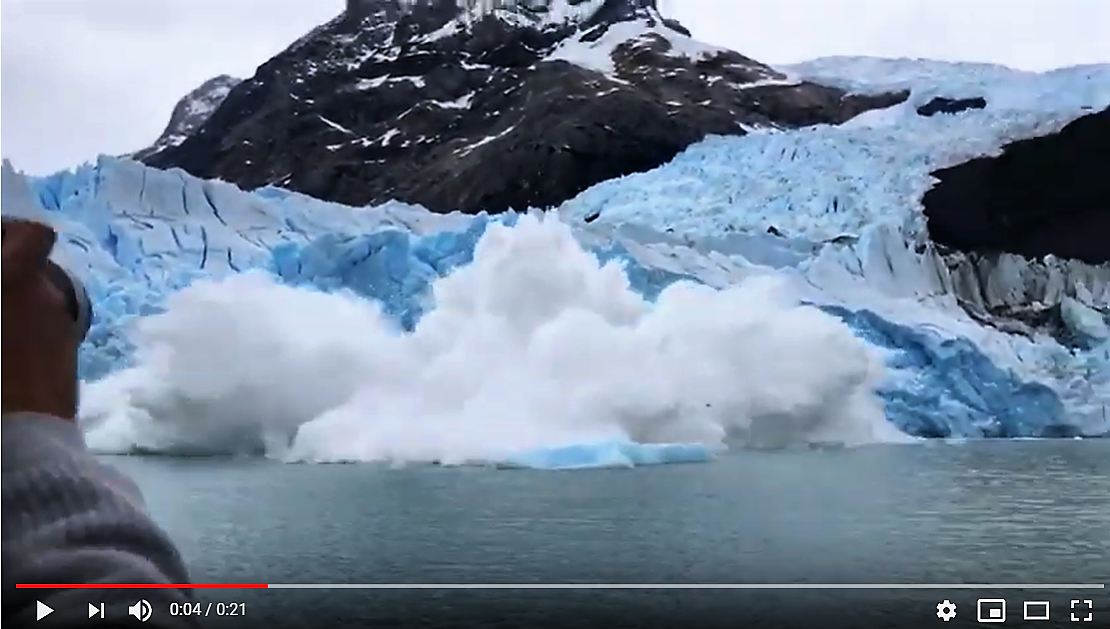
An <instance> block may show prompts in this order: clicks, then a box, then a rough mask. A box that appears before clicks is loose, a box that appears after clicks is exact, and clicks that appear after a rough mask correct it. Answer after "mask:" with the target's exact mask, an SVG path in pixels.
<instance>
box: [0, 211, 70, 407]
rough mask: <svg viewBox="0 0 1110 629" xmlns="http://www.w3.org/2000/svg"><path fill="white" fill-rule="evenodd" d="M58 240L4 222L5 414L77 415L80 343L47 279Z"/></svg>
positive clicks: (43, 229)
mask: <svg viewBox="0 0 1110 629" xmlns="http://www.w3.org/2000/svg"><path fill="white" fill-rule="evenodd" d="M56 239H57V234H56V233H55V232H54V230H53V229H51V228H50V227H48V226H46V225H42V224H40V223H34V222H30V221H18V220H14V221H9V220H5V221H4V222H3V247H2V248H0V251H2V253H3V260H2V262H0V272H2V275H3V281H2V283H0V287H2V289H3V300H2V301H0V304H2V307H3V312H2V313H0V315H2V327H3V357H2V360H3V367H4V368H3V369H2V370H0V377H2V382H0V406H2V409H0V410H2V412H3V414H4V415H7V414H9V413H18V412H33V413H45V414H48V415H54V416H57V417H61V418H63V419H69V420H72V419H74V418H75V417H76V415H77V387H78V384H77V348H78V345H79V344H80V339H78V338H77V330H76V329H75V327H76V326H74V325H73V319H72V317H71V315H70V313H69V312H68V310H67V306H66V299H65V296H64V295H63V294H62V292H61V290H59V289H58V288H57V287H56V286H54V284H52V283H51V282H50V281H49V280H47V279H46V275H45V268H46V261H47V259H48V257H49V256H50V251H51V250H52V249H53V247H54V241H55V240H56Z"/></svg>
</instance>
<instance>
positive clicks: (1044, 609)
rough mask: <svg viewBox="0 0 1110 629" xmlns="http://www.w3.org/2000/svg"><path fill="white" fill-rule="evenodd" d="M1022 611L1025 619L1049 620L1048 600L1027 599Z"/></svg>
mask: <svg viewBox="0 0 1110 629" xmlns="http://www.w3.org/2000/svg"><path fill="white" fill-rule="evenodd" d="M1022 612H1023V613H1022V616H1023V617H1024V618H1025V620H1048V601H1025V605H1024V608H1023V609H1022Z"/></svg>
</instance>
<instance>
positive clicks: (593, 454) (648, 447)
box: [501, 441, 714, 470]
mask: <svg viewBox="0 0 1110 629" xmlns="http://www.w3.org/2000/svg"><path fill="white" fill-rule="evenodd" d="M713 457H714V455H713V452H712V451H711V450H710V449H709V448H707V447H706V446H704V445H701V444H696V443H695V444H681V443H634V442H632V441H606V442H601V443H585V444H579V445H570V446H565V447H561V448H543V449H538V450H532V451H529V452H524V453H520V454H516V455H512V456H510V457H507V458H506V459H505V460H504V461H503V462H502V463H501V466H502V467H522V468H529V469H538V470H576V469H591V468H627V467H638V466H641V465H662V464H668V463H671V464H673V463H706V462H708V461H711V460H713Z"/></svg>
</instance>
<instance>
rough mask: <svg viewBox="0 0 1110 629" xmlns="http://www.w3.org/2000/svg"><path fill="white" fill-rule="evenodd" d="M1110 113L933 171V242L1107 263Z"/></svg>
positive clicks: (929, 213) (929, 205)
mask: <svg viewBox="0 0 1110 629" xmlns="http://www.w3.org/2000/svg"><path fill="white" fill-rule="evenodd" d="M1108 173H1110V109H1105V110H1102V111H1100V112H1094V113H1091V114H1089V115H1086V116H1083V117H1081V118H1079V119H1077V120H1075V121H1073V122H1071V123H1070V124H1068V125H1067V126H1065V127H1064V128H1063V129H1061V130H1060V131H1059V132H1057V133H1052V134H1049V135H1045V136H1041V137H1036V138H1030V139H1027V140H1021V141H1018V142H1014V143H1012V144H1009V145H1007V146H1005V147H1004V148H1003V150H1002V153H1001V154H1000V155H998V156H987V157H980V158H977V159H973V160H971V161H968V162H965V163H963V164H959V165H957V166H953V167H951V168H946V169H943V170H939V171H936V172H934V173H933V176H934V177H936V178H937V179H939V180H940V181H939V183H938V184H937V185H936V186H934V187H933V188H932V189H931V190H929V191H928V192H927V193H925V196H924V198H923V199H922V204H923V205H924V209H925V216H926V217H927V219H928V228H929V234H930V236H931V238H932V239H933V240H934V241H935V242H937V243H939V244H942V245H946V246H949V247H952V248H955V249H959V250H961V251H966V252H975V253H984V254H994V253H1000V252H1005V253H1012V254H1018V255H1022V256H1026V257H1031V258H1037V257H1041V256H1045V255H1048V254H1053V255H1055V256H1056V257H1058V258H1065V259H1075V260H1082V261H1084V262H1087V263H1089V264H1104V263H1107V262H1110V237H1108V234H1110V176H1108Z"/></svg>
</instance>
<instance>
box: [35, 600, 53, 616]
mask: <svg viewBox="0 0 1110 629" xmlns="http://www.w3.org/2000/svg"><path fill="white" fill-rule="evenodd" d="M53 613H54V610H53V609H52V608H51V607H50V606H49V605H47V604H46V603H44V602H42V601H35V620H42V619H43V618H46V617H47V616H49V615H50V614H53Z"/></svg>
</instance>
